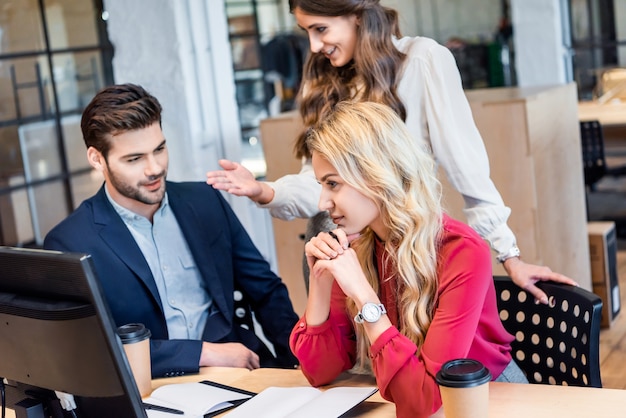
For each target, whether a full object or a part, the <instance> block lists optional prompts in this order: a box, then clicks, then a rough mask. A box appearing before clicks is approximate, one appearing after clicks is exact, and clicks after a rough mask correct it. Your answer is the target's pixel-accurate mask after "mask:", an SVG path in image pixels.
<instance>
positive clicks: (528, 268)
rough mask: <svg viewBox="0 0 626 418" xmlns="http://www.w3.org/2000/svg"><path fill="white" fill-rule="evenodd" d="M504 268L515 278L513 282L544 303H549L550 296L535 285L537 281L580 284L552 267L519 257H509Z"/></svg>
mask: <svg viewBox="0 0 626 418" xmlns="http://www.w3.org/2000/svg"><path fill="white" fill-rule="evenodd" d="M504 269H505V270H506V272H507V273H508V275H509V276H510V277H511V279H512V280H513V283H515V284H516V285H518V286H519V287H521V288H522V289H524V290H526V291H528V292H530V293H531V294H532V295H533V296H534V297H535V299H536V300H537V301H539V302H541V303H543V304H547V303H548V296H547V295H546V294H545V293H544V292H543V290H541V289H539V288H538V287H537V286H535V284H536V283H537V282H539V281H552V282H557V283H565V284H569V285H572V286H578V283H576V282H575V281H574V280H572V279H570V278H569V277H567V276H565V275H563V274H560V273H555V272H553V271H552V270H550V267H546V266H537V265H534V264H528V263H525V262H523V261H522V260H520V259H519V258H518V257H512V258H509V259H507V260H506V261H505V262H504Z"/></svg>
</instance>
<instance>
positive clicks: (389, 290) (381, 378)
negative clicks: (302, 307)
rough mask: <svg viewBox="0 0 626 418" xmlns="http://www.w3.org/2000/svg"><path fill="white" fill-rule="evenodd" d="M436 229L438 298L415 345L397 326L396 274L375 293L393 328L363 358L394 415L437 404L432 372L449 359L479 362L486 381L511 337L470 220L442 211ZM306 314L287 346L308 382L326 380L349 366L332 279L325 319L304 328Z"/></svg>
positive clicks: (351, 335) (350, 327)
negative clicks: (421, 341) (438, 231)
mask: <svg viewBox="0 0 626 418" xmlns="http://www.w3.org/2000/svg"><path fill="white" fill-rule="evenodd" d="M443 229H444V230H443V233H442V238H441V242H440V247H439V262H438V269H437V270H438V277H439V290H438V303H437V305H436V308H435V314H434V317H433V321H432V323H431V325H430V328H429V329H428V332H427V334H426V339H425V341H424V344H423V345H422V347H421V348H420V349H418V347H417V346H416V345H415V344H414V343H413V342H411V341H410V340H409V339H408V338H407V337H405V336H404V335H402V334H401V333H400V331H399V330H398V322H399V320H400V318H399V311H400V309H399V307H398V306H397V299H396V295H397V294H398V291H397V286H398V285H397V281H396V277H395V276H393V277H392V278H391V279H390V280H386V281H382V282H381V283H380V299H381V302H382V303H383V304H384V305H385V307H386V308H387V311H388V316H389V319H390V321H391V322H392V324H393V326H392V327H390V328H388V329H387V330H386V331H385V332H384V333H383V334H381V335H380V337H379V338H378V339H376V341H374V342H373V344H372V345H371V347H370V356H371V358H372V365H373V370H374V374H375V376H376V381H377V384H378V387H379V389H380V393H381V395H382V397H383V398H385V399H387V400H389V401H391V402H394V403H395V404H396V415H397V416H398V417H411V418H415V417H427V416H429V415H431V414H432V413H434V412H436V411H437V410H438V409H439V408H440V406H441V396H440V394H439V387H438V385H437V383H436V382H435V375H436V373H437V372H438V371H439V369H440V368H441V366H442V365H443V363H445V362H446V361H448V360H452V359H456V358H473V359H476V360H479V361H481V362H482V363H483V364H484V365H485V366H487V368H488V369H489V370H490V371H491V374H492V377H493V379H496V378H497V377H498V376H499V375H500V373H502V371H503V370H504V368H505V367H506V366H507V365H508V364H509V362H510V361H511V354H510V351H511V346H510V343H511V341H513V336H511V335H510V334H509V333H507V332H506V330H505V329H504V327H503V326H502V323H501V322H500V318H499V316H498V309H497V306H496V295H495V289H494V284H493V277H492V270H491V254H490V250H489V247H488V246H487V244H486V243H485V242H484V241H483V240H482V239H481V238H480V237H479V236H478V234H477V233H476V232H474V230H473V229H471V228H470V227H469V226H467V225H465V224H463V223H461V222H459V221H457V220H454V219H452V218H450V217H448V216H446V215H444V228H443ZM382 254H383V244H382V243H379V244H378V245H377V248H376V258H377V260H378V271H379V272H381V271H385V270H386V268H385V267H386V266H383V265H382ZM379 280H380V279H379ZM305 316H306V315H305ZM305 316H303V317H302V318H301V319H300V321H298V323H297V324H296V325H295V327H294V329H293V331H292V333H291V338H290V345H291V349H292V351H293V352H294V354H295V355H296V357H298V359H299V361H300V365H301V369H302V372H303V373H304V375H305V376H306V377H307V379H308V380H309V382H310V383H311V384H312V385H313V386H320V385H324V384H328V383H330V382H332V381H333V380H334V379H335V378H336V377H337V376H338V375H339V374H340V373H341V372H343V371H345V370H348V369H350V368H352V366H353V365H354V363H355V357H356V340H355V331H354V327H355V326H356V324H355V323H354V321H353V319H352V318H351V317H350V316H349V315H348V314H347V312H346V296H345V295H344V293H343V292H342V290H341V288H340V287H339V286H338V285H337V284H336V282H335V284H334V285H333V292H332V300H331V308H330V315H329V318H328V320H327V321H326V322H324V323H323V324H320V325H318V326H307V324H306V320H305Z"/></svg>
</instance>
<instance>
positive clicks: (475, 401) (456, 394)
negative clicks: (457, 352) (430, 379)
mask: <svg viewBox="0 0 626 418" xmlns="http://www.w3.org/2000/svg"><path fill="white" fill-rule="evenodd" d="M436 380H437V383H438V384H439V390H440V392H441V400H442V402H443V412H444V415H445V417H446V418H486V417H487V416H488V415H489V381H490V380H491V373H490V372H489V370H488V369H487V368H486V367H485V366H484V365H483V364H482V363H481V362H479V361H477V360H472V359H456V360H451V361H448V362H447V363H445V364H444V365H443V367H441V370H440V371H439V372H438V373H437V376H436Z"/></svg>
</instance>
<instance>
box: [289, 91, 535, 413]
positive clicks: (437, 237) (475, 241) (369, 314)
mask: <svg viewBox="0 0 626 418" xmlns="http://www.w3.org/2000/svg"><path fill="white" fill-rule="evenodd" d="M421 144H422V143H421V142H418V141H415V140H414V139H413V138H412V137H411V135H410V134H409V132H408V130H407V128H406V125H405V124H404V123H403V122H402V120H401V119H400V118H399V117H398V116H397V115H396V113H395V112H394V111H393V110H391V108H390V107H388V106H385V105H380V104H376V103H372V102H360V103H348V102H342V103H339V104H337V105H336V106H335V110H334V111H333V112H331V114H330V116H329V117H328V118H327V119H325V120H324V121H322V123H321V124H320V125H319V126H318V127H317V128H315V129H312V130H311V131H310V132H309V134H308V136H307V146H308V147H309V150H310V152H311V155H312V166H313V170H314V173H315V177H316V178H317V181H318V182H320V183H321V186H322V191H321V197H320V199H319V208H320V210H323V211H328V213H329V215H330V217H331V219H332V221H333V223H334V224H335V225H336V229H334V230H333V231H331V232H321V233H320V234H319V235H318V236H317V237H314V238H312V239H311V240H310V241H309V242H308V243H307V244H306V247H305V253H306V257H307V262H308V265H309V269H310V271H311V276H310V283H309V297H308V301H307V306H306V312H305V314H304V316H303V317H302V318H301V319H300V321H298V323H297V324H296V326H295V327H294V329H293V331H292V333H291V338H290V346H291V349H292V351H293V352H294V354H295V355H296V357H297V358H298V360H299V361H300V365H301V369H302V372H303V373H304V374H305V375H306V377H307V379H308V380H309V381H310V383H311V384H312V385H314V386H319V385H323V384H327V383H330V382H331V381H333V380H334V379H335V378H336V377H337V376H338V375H339V374H340V373H341V372H343V371H345V370H348V369H352V368H353V367H356V369H357V370H361V371H365V372H368V371H369V372H372V373H373V374H374V375H375V377H376V381H377V384H378V387H379V388H380V392H381V395H382V396H383V397H384V398H385V399H387V400H389V401H392V402H394V403H395V404H396V411H397V412H396V414H397V416H398V417H411V418H416V417H427V416H429V415H431V414H432V413H434V412H436V411H437V410H438V409H439V408H440V406H441V397H440V394H439V388H438V386H437V383H436V382H435V375H436V373H437V372H438V371H439V369H440V368H441V366H442V365H443V364H444V363H445V362H446V361H448V360H452V359H455V358H465V357H469V358H473V359H476V360H479V361H481V362H482V363H483V364H485V365H486V366H487V368H488V369H489V370H490V371H491V373H492V376H493V379H494V380H499V381H507V382H511V381H512V382H527V380H526V378H525V377H524V375H523V373H522V372H521V370H520V369H519V368H518V367H517V365H516V364H515V361H514V360H512V358H511V353H510V351H511V348H510V342H511V341H512V340H513V337H512V336H511V335H510V334H508V333H507V332H506V330H505V329H504V327H503V326H502V323H501V322H500V318H499V316H498V310H497V306H496V296H495V289H494V284H493V279H492V271H491V258H490V252H489V247H488V246H487V244H486V243H485V242H484V241H483V240H482V238H481V237H480V236H479V235H478V234H477V233H476V232H475V231H474V230H473V229H471V228H470V227H469V226H467V225H465V224H463V223H461V222H459V221H456V220H454V219H452V218H450V217H448V216H447V215H445V214H444V213H443V211H442V209H441V203H440V195H441V190H440V184H439V182H438V180H437V179H436V177H435V170H434V161H433V159H432V158H431V156H430V155H429V153H428V152H427V151H426V150H425V148H424V147H423V146H422V145H421Z"/></svg>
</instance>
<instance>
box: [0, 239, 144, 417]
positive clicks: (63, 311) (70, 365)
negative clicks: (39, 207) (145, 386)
mask: <svg viewBox="0 0 626 418" xmlns="http://www.w3.org/2000/svg"><path fill="white" fill-rule="evenodd" d="M115 329H116V327H115V323H114V322H113V320H112V318H111V315H110V313H109V309H108V306H107V304H106V301H105V300H104V297H103V293H102V291H101V288H100V284H99V281H98V279H97V277H96V274H95V270H94V268H93V263H92V260H91V256H89V255H86V254H79V253H61V252H57V251H49V250H37V249H23V248H13V247H0V359H1V360H0V377H1V378H3V379H4V381H5V382H6V384H5V386H6V392H7V394H6V398H7V404H8V406H9V407H12V406H13V405H14V404H15V402H17V401H20V400H21V399H23V398H26V397H30V398H38V399H37V400H41V401H42V403H43V404H44V405H47V404H50V408H53V406H52V404H54V402H55V400H56V396H55V395H54V392H53V391H55V390H56V391H60V392H66V393H70V394H73V395H74V397H75V399H76V404H77V409H76V411H75V414H76V415H77V416H78V417H81V416H84V417H89V418H92V417H109V418H110V417H114V416H117V417H129V418H134V417H137V418H138V417H146V413H145V411H144V409H143V407H142V403H141V397H140V395H139V391H138V389H137V386H136V384H135V381H134V380H133V377H132V372H131V371H130V367H129V365H128V361H127V359H126V357H125V355H124V351H123V348H122V344H121V341H120V339H119V337H118V336H117V335H116V333H115ZM56 403H57V404H58V401H56ZM49 416H54V415H53V414H52V413H49Z"/></svg>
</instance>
